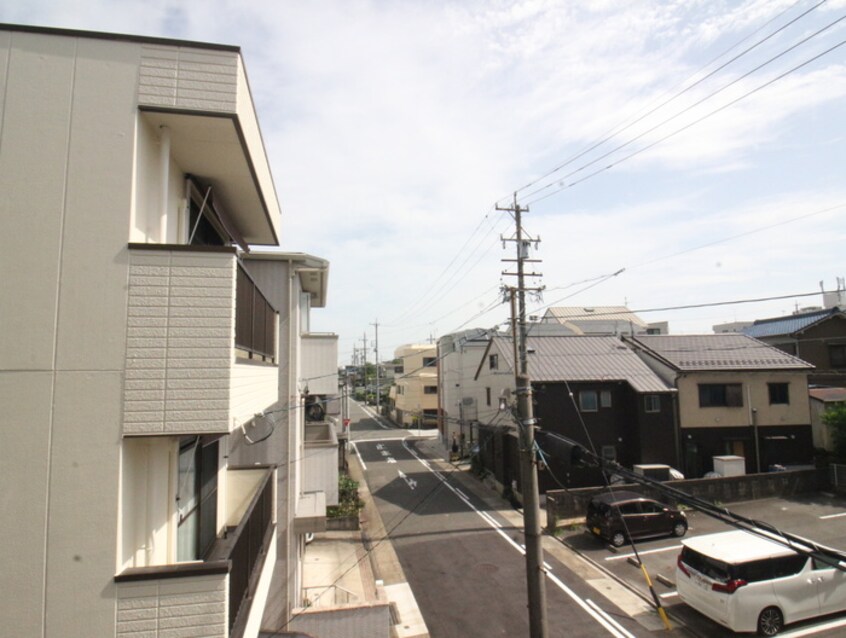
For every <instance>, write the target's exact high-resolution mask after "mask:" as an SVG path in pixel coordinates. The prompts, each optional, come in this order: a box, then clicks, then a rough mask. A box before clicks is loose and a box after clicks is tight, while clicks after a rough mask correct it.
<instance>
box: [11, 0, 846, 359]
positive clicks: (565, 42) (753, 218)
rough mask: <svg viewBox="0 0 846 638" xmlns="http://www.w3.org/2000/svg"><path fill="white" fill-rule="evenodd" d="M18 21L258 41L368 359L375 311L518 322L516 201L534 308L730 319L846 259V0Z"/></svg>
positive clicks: (436, 320) (104, 11) (360, 3)
mask: <svg viewBox="0 0 846 638" xmlns="http://www.w3.org/2000/svg"><path fill="white" fill-rule="evenodd" d="M0 21H2V22H6V23H18V24H31V25H39V26H48V27H62V28H71V29H83V30H92V31H111V32H116V33H125V34H137V35H145V36H160V37H168V38H178V39H185V40H196V41H200V42H213V43H221V44H231V45H237V46H239V47H241V50H242V54H243V57H244V60H245V64H246V68H247V75H248V77H249V82H250V87H251V91H252V94H253V99H254V101H255V103H256V108H257V112H258V117H259V123H260V126H261V130H262V136H263V139H264V143H265V147H266V151H267V155H268V159H269V162H270V166H271V169H272V172H273V177H274V183H275V187H276V191H277V195H278V197H279V199H280V202H281V206H282V237H281V244H282V247H283V248H284V249H285V250H290V251H301V252H306V253H310V254H312V255H316V256H318V257H322V258H325V259H327V260H329V262H330V274H329V294H328V300H327V305H326V307H325V308H318V309H314V310H313V311H312V330H314V331H321V332H335V333H337V334H338V335H339V359H340V361H339V362H340V363H342V364H343V363H347V362H349V361H350V360H351V356H352V353H353V348H354V347H357V348H361V346H362V344H363V338H364V337H365V336H366V338H367V343H368V349H369V353H368V359H369V360H373V358H374V356H375V354H376V353H375V352H374V351H373V348H374V345H375V343H374V337H375V336H376V331H375V326H374V325H373V324H375V323H377V322H378V324H379V358H380V359H381V360H385V359H389V358H391V357H392V356H393V352H394V349H395V348H396V347H397V346H399V345H401V344H406V343H425V342H427V341H428V340H430V339H433V338H437V337H439V336H442V335H444V334H449V333H451V332H455V331H457V330H460V329H466V328H475V327H480V328H493V327H494V326H497V325H501V324H503V322H505V321H506V320H507V318H508V305H507V304H503V303H502V294H501V292H500V287H501V286H502V285H503V284H504V285H509V286H513V285H515V284H516V280H515V278H514V277H510V276H507V275H506V276H504V275H502V272H503V271H504V270H505V271H513V269H514V264H513V262H512V263H508V262H502V261H501V260H502V259H513V258H514V257H515V246H514V244H513V243H511V242H505V243H503V242H502V241H501V240H500V238H501V237H504V238H506V239H508V238H511V237H513V234H514V231H515V224H514V219H513V217H512V216H511V214H510V213H509V212H508V211H505V210H500V209H501V208H508V207H510V206H512V205H513V203H514V201H515V198H516V201H517V203H518V204H519V205H520V206H521V207H528V211H527V212H525V213H523V228H524V231H525V232H526V233H527V234H528V235H529V236H531V237H532V238H539V239H540V242H539V243H538V244H537V246H536V249H535V247H533V249H532V252H531V257H532V258H535V259H540V260H542V261H541V262H538V263H532V264H530V267H529V268H528V270H531V271H532V272H537V273H541V274H542V276H541V277H537V278H533V279H530V280H528V282H527V285H530V286H532V287H541V286H543V287H545V289H544V290H543V291H542V293H540V296H539V297H538V298H535V297H534V295H530V297H529V299H528V301H527V309H528V314H529V315H542V314H543V313H544V312H545V310H546V308H547V307H550V306H579V307H596V306H620V305H626V306H628V307H629V308H630V309H632V310H634V311H635V312H637V313H638V314H639V316H640V317H641V318H642V319H644V320H645V321H647V322H657V321H667V322H668V323H669V329H670V332H671V333H675V334H691V333H709V332H711V330H712V326H713V325H715V324H719V323H724V322H731V321H744V320H746V321H748V320H754V319H757V318H765V317H773V316H780V315H783V314H789V313H791V312H793V311H795V310H796V309H797V308H806V307H813V306H820V305H821V304H822V297H821V295H820V294H819V293H820V290H821V288H822V287H824V288H825V289H826V290H833V289H834V288H835V287H836V285H837V278H838V277H843V276H844V275H846V264H844V257H843V255H844V249H843V247H844V245H846V242H844V240H846V180H845V179H844V177H846V171H844V167H846V117H844V113H846V0H828V1H825V0H823V2H819V0H816V1H813V2H803V1H798V2H797V1H795V0H790V1H781V0H738V1H734V2H730V1H721V0H674V1H655V0H638V2H630V1H629V0H595V1H587V0H585V1H583V2H576V1H574V0H569V1H568V0H531V1H524V2H505V1H497V0H463V1H460V2H458V1H456V2H446V1H438V0H428V1H417V0H407V1H404V2H401V1H398V0H397V1H393V2H389V1H386V0H370V1H368V0H326V1H314V2H297V1H294V0H272V1H271V0H268V1H261V2H249V1H247V0H240V1H238V2H234V1H229V0H204V1H203V2H195V1H193V0H179V1H178V2H176V1H170V0H145V1H143V2H141V1H135V0H108V1H107V0H87V1H84V2H80V1H70V0H65V1H62V0H52V1H51V0H26V1H24V0H11V1H10V2H7V3H4V4H3V5H2V6H0ZM498 207H499V208H498ZM503 246H505V248H503ZM752 300H761V301H752ZM727 302H742V303H727ZM690 306H696V307H690Z"/></svg>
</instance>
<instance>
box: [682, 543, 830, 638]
mask: <svg viewBox="0 0 846 638" xmlns="http://www.w3.org/2000/svg"><path fill="white" fill-rule="evenodd" d="M676 589H677V590H678V593H679V597H680V598H681V599H682V600H683V601H684V602H685V603H687V604H688V605H690V606H691V607H693V608H694V609H695V610H697V611H698V612H700V613H702V614H704V615H705V616H708V617H709V618H711V619H712V620H715V621H716V622H718V623H720V624H721V625H723V626H725V627H728V628H729V629H731V630H732V631H750V632H751V631H757V632H758V633H759V634H760V635H762V636H775V635H776V634H777V633H778V632H779V631H781V629H782V628H783V627H784V625H787V624H789V623H792V622H796V621H799V620H804V619H806V618H812V617H814V616H819V615H823V614H830V613H835V612H838V611H844V610H846V572H843V571H841V570H840V569H837V568H835V567H833V566H832V565H831V564H830V563H827V562H822V561H818V560H817V559H815V558H811V557H808V556H805V555H803V554H798V553H796V552H794V551H793V550H791V549H789V548H787V547H785V546H784V545H782V544H780V543H777V542H775V541H771V540H768V539H766V538H763V537H761V536H758V535H756V534H751V533H749V532H744V531H741V530H737V531H732V532H722V533H719V534H708V535H705V536H697V537H694V538H689V539H687V540H684V541H682V551H681V554H679V558H678V561H677V568H676Z"/></svg>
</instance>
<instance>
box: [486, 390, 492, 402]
mask: <svg viewBox="0 0 846 638" xmlns="http://www.w3.org/2000/svg"><path fill="white" fill-rule="evenodd" d="M485 401H486V402H487V405H490V404H491V389H490V388H485Z"/></svg>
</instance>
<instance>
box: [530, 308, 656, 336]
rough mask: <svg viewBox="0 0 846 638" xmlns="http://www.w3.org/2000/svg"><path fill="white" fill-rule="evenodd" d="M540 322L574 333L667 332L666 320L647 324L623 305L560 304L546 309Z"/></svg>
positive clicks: (621, 333)
mask: <svg viewBox="0 0 846 638" xmlns="http://www.w3.org/2000/svg"><path fill="white" fill-rule="evenodd" d="M542 322H543V323H553V324H559V325H561V326H564V327H565V329H566V330H567V331H568V333H569V334H573V335H596V336H601V335H617V336H622V335H627V336H631V335H641V334H667V332H668V331H669V328H668V324H667V322H657V323H654V324H648V323H646V322H645V321H644V320H643V319H641V318H640V317H638V316H637V315H636V314H635V313H633V312H632V311H631V310H629V309H628V308H626V307H625V306H592V307H584V306H563V307H555V308H549V309H547V311H546V314H544V316H543V319H542Z"/></svg>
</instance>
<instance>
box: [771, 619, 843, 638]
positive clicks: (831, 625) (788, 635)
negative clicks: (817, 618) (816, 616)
mask: <svg viewBox="0 0 846 638" xmlns="http://www.w3.org/2000/svg"><path fill="white" fill-rule="evenodd" d="M837 627H846V618H838V619H837V620H832V621H831V622H826V623H822V624H821V625H815V626H814V627H806V628H804V629H794V630H793V631H784V632H781V633H779V636H781V637H782V638H799V637H800V636H813V635H814V634H818V633H819V632H821V631H828V630H829V629H836V628H837Z"/></svg>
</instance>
